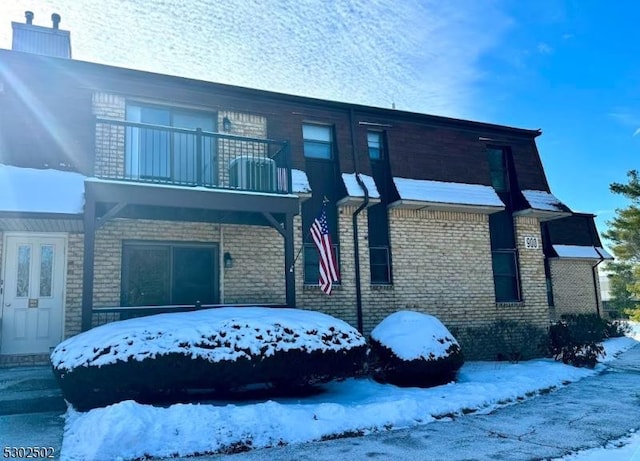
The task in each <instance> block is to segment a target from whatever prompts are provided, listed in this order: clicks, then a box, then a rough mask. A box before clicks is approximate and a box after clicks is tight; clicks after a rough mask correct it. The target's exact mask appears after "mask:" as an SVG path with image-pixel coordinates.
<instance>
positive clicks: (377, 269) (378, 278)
mask: <svg viewBox="0 0 640 461" xmlns="http://www.w3.org/2000/svg"><path fill="white" fill-rule="evenodd" d="M367 235H368V240H369V271H370V273H371V284H373V285H385V284H386V285H390V284H391V283H392V276H391V252H390V251H389V248H390V241H389V214H388V210H387V205H386V204H385V203H378V204H376V205H373V206H370V207H369V208H367Z"/></svg>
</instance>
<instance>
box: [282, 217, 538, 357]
mask: <svg viewBox="0 0 640 461" xmlns="http://www.w3.org/2000/svg"><path fill="white" fill-rule="evenodd" d="M354 210H355V208H353V207H341V208H340V210H339V215H338V226H339V228H340V234H339V238H340V255H341V258H340V271H341V275H342V280H341V282H342V283H341V285H340V286H338V287H336V288H335V290H334V292H333V293H332V295H331V296H327V295H325V294H323V293H322V292H320V290H319V288H317V287H315V286H314V287H304V286H303V283H302V281H303V261H302V260H298V262H297V264H296V286H297V293H298V298H297V301H298V305H299V306H301V307H305V308H309V309H314V310H320V311H323V312H326V313H328V314H331V315H334V316H336V317H338V318H340V319H342V320H345V321H347V322H349V323H350V324H351V325H354V326H355V325H356V324H357V313H356V302H355V299H356V293H355V269H354V262H353V260H354V257H353V254H354V245H353V228H352V214H353V212H354ZM389 213H390V216H389V221H390V240H391V252H392V260H393V261H392V263H393V285H390V286H380V285H371V284H370V273H369V251H368V242H367V212H366V210H365V211H363V212H362V213H361V214H360V215H359V217H358V233H359V237H358V242H359V246H360V275H361V288H362V310H363V327H364V328H363V329H364V333H365V334H366V335H369V334H370V332H371V330H372V329H373V328H374V327H375V326H376V325H377V324H378V323H379V322H380V321H381V320H382V319H384V318H385V317H386V316H387V315H389V314H390V313H392V312H395V311H397V310H402V309H410V310H415V311H419V312H424V313H427V314H430V315H434V316H436V317H438V318H439V319H440V320H441V321H442V322H443V323H444V324H445V325H446V326H447V327H448V328H450V329H452V330H455V331H457V332H460V334H461V336H462V337H461V338H459V339H460V340H461V342H462V343H463V347H464V345H465V342H466V341H465V337H464V335H465V334H467V333H470V334H473V333H472V332H470V330H479V329H482V328H486V327H487V326H489V325H491V324H493V323H494V322H496V321H498V320H506V321H514V322H518V323H521V324H528V325H532V326H535V327H539V328H542V329H544V328H546V327H547V325H548V320H549V318H548V306H547V301H546V284H545V277H544V263H543V262H544V259H543V254H542V249H537V250H525V249H524V238H523V237H524V236H525V235H526V236H537V237H538V238H540V226H539V223H538V221H537V220H535V219H533V218H525V217H518V218H516V220H515V226H516V235H517V238H518V250H519V253H520V258H519V259H520V261H519V262H520V268H521V280H522V292H523V300H522V302H518V303H502V304H496V302H495V292H494V286H493V271H492V265H491V246H490V240H489V222H488V217H487V216H486V215H482V214H472V213H459V212H448V211H434V210H418V211H416V210H407V209H400V208H395V209H390V211H389ZM295 226H296V233H297V235H300V232H301V224H300V217H299V216H298V217H296V220H295ZM300 241H301V239H299V238H297V239H296V254H297V251H298V249H299V246H300ZM466 354H467V357H472V358H495V355H496V354H495V352H494V351H481V350H478V351H475V350H467V351H466Z"/></svg>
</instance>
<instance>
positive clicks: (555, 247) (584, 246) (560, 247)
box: [542, 213, 613, 259]
mask: <svg viewBox="0 0 640 461" xmlns="http://www.w3.org/2000/svg"><path fill="white" fill-rule="evenodd" d="M542 231H543V238H544V240H545V248H544V250H545V255H546V256H548V257H559V258H574V259H575V258H578V259H580V258H591V259H613V257H612V256H611V255H610V254H609V253H608V252H607V251H606V250H604V248H603V247H602V242H601V241H600V236H599V235H598V230H597V229H596V225H595V221H594V215H592V214H587V213H574V214H573V215H571V216H568V217H565V218H561V219H556V220H553V221H548V222H544V223H542Z"/></svg>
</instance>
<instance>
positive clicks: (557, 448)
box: [0, 345, 640, 461]
mask: <svg viewBox="0 0 640 461" xmlns="http://www.w3.org/2000/svg"><path fill="white" fill-rule="evenodd" d="M52 379H53V377H52V375H51V372H50V369H49V368H47V367H31V368H22V369H20V368H16V369H0V408H2V405H5V407H4V408H5V409H8V410H5V413H11V414H4V415H0V441H1V442H2V446H3V447H12V446H13V447H25V446H38V447H52V448H53V449H54V450H55V459H58V457H59V455H60V446H61V444H62V433H63V429H64V419H63V414H64V407H61V408H58V409H55V411H44V410H48V408H47V407H46V405H48V404H49V403H46V402H49V401H51V402H57V403H55V405H61V403H60V402H61V398H60V396H59V393H58V395H57V399H56V398H54V399H53V400H49V399H50V398H51V397H52V395H51V393H52V392H53V393H55V391H56V390H55V389H51V388H50V385H51V384H52V383H54V384H55V381H52ZM21 388H22V389H23V391H24V392H25V393H26V395H30V396H31V397H34V398H35V397H37V396H38V395H39V396H40V397H42V398H43V400H40V403H44V404H45V405H44V406H40V407H37V406H35V404H34V403H33V402H38V400H37V399H35V400H33V402H31V403H29V402H26V401H24V400H22V401H19V396H18V394H19V392H18V391H19V390H20V389H21ZM34 388H38V389H34ZM11 398H16V399H18V400H16V401H15V402H14V403H13V404H9V403H7V402H8V401H9V400H10V399H11ZM2 402H4V403H2ZM12 405H13V406H12ZM62 405H63V403H62ZM16 407H19V408H22V410H21V413H16V411H14V409H15V408H16ZM26 411H30V412H29V413H25V412H26ZM635 429H640V345H639V346H636V347H635V348H633V349H631V350H630V351H627V352H625V353H624V354H622V355H621V356H620V358H619V359H617V360H614V361H612V362H610V363H608V364H607V365H606V370H605V371H604V372H603V373H601V374H599V375H597V376H594V377H591V378H586V379H583V380H582V381H579V382H577V383H574V384H571V385H569V386H567V387H565V388H562V389H560V390H558V391H555V392H552V393H550V394H547V395H542V396H539V397H535V398H532V399H530V400H527V401H525V402H523V403H519V404H514V405H512V406H509V407H504V408H501V409H499V410H496V411H494V412H493V413H491V414H488V415H468V416H464V417H460V418H457V419H455V420H451V421H438V422H434V423H431V424H427V425H424V426H418V427H414V428H411V429H406V430H396V431H390V432H384V433H380V434H372V435H368V436H366V437H358V438H349V439H340V440H333V441H328V442H317V443H308V444H304V445H292V446H287V447H282V448H273V449H265V450H255V451H252V452H248V453H241V454H237V455H230V456H211V457H203V458H185V460H190V461H193V460H194V459H198V460H201V461H205V460H221V459H229V461H241V460H264V459H269V460H276V461H277V460H282V461H284V460H286V461H289V460H291V459H296V460H302V461H304V460H326V459H339V460H343V459H351V460H356V459H368V458H371V459H380V460H387V459H389V460H390V459H393V460H401V461H402V460H421V461H424V460H447V461H458V460H459V461H462V460H539V459H549V458H555V457H559V456H562V455H564V454H567V453H569V452H572V451H576V450H580V449H586V448H592V447H597V446H601V445H603V444H605V443H606V442H607V441H610V440H616V439H619V438H622V437H624V436H625V435H627V434H628V432H629V431H630V430H635Z"/></svg>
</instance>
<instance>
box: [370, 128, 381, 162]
mask: <svg viewBox="0 0 640 461" xmlns="http://www.w3.org/2000/svg"><path fill="white" fill-rule="evenodd" d="M367 146H368V148H369V158H370V159H371V160H382V158H383V150H384V143H383V138H382V133H381V132H379V131H369V132H367Z"/></svg>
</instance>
